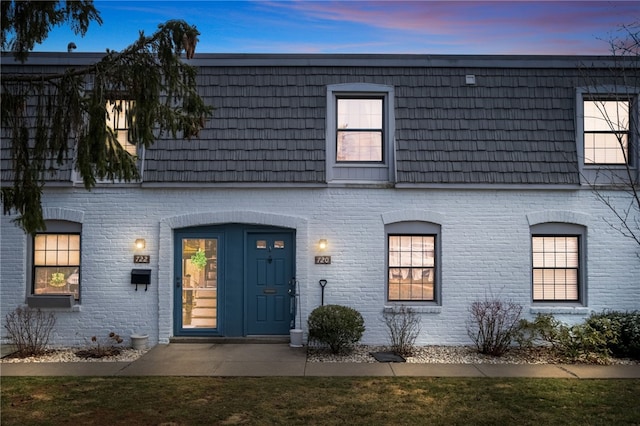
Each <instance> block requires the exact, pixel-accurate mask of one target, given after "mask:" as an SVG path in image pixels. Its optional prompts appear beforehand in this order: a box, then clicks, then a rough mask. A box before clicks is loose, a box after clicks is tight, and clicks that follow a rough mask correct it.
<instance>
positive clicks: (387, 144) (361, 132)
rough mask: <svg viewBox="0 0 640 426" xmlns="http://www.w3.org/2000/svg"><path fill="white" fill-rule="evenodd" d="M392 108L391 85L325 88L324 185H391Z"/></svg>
mask: <svg viewBox="0 0 640 426" xmlns="http://www.w3.org/2000/svg"><path fill="white" fill-rule="evenodd" d="M393 106H394V88H393V86H385V85H380V84H369V83H348V84H335V85H331V86H327V118H326V119H327V126H326V164H327V168H326V179H327V182H329V183H334V184H341V183H346V184H348V183H361V184H379V183H387V182H393V180H394V176H395V155H394V152H395V148H394V135H395V115H394V110H393Z"/></svg>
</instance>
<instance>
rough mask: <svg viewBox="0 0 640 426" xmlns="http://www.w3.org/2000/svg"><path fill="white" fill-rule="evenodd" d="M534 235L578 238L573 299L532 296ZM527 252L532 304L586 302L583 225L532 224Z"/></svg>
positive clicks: (573, 303)
mask: <svg viewBox="0 0 640 426" xmlns="http://www.w3.org/2000/svg"><path fill="white" fill-rule="evenodd" d="M534 237H577V239H578V288H577V291H578V297H577V299H575V300H564V299H558V300H538V299H535V298H534V282H533V276H534V272H533V271H534V269H535V268H534V262H533V238H534ZM529 244H530V247H529V252H530V255H531V265H530V268H529V270H530V271H531V272H530V273H531V301H532V303H533V304H534V305H553V306H556V305H569V306H573V305H579V306H586V304H587V228H586V227H585V226H583V225H578V224H573V223H561V222H547V223H539V224H536V225H532V226H531V227H530V237H529Z"/></svg>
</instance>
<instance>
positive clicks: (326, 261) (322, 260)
mask: <svg viewBox="0 0 640 426" xmlns="http://www.w3.org/2000/svg"><path fill="white" fill-rule="evenodd" d="M316 265H331V256H316Z"/></svg>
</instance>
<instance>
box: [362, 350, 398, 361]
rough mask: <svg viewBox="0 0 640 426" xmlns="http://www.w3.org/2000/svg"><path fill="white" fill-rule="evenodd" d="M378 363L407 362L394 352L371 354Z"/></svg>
mask: <svg viewBox="0 0 640 426" xmlns="http://www.w3.org/2000/svg"><path fill="white" fill-rule="evenodd" d="M369 355H371V356H372V357H374V358H375V359H376V361H378V362H407V360H406V359H404V358H403V357H401V356H400V355H396V354H394V353H393V352H369Z"/></svg>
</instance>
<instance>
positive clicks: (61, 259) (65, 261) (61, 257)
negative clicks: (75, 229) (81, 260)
mask: <svg viewBox="0 0 640 426" xmlns="http://www.w3.org/2000/svg"><path fill="white" fill-rule="evenodd" d="M56 264H57V265H59V266H68V265H69V252H68V251H63V250H60V251H58V259H57V261H56Z"/></svg>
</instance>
